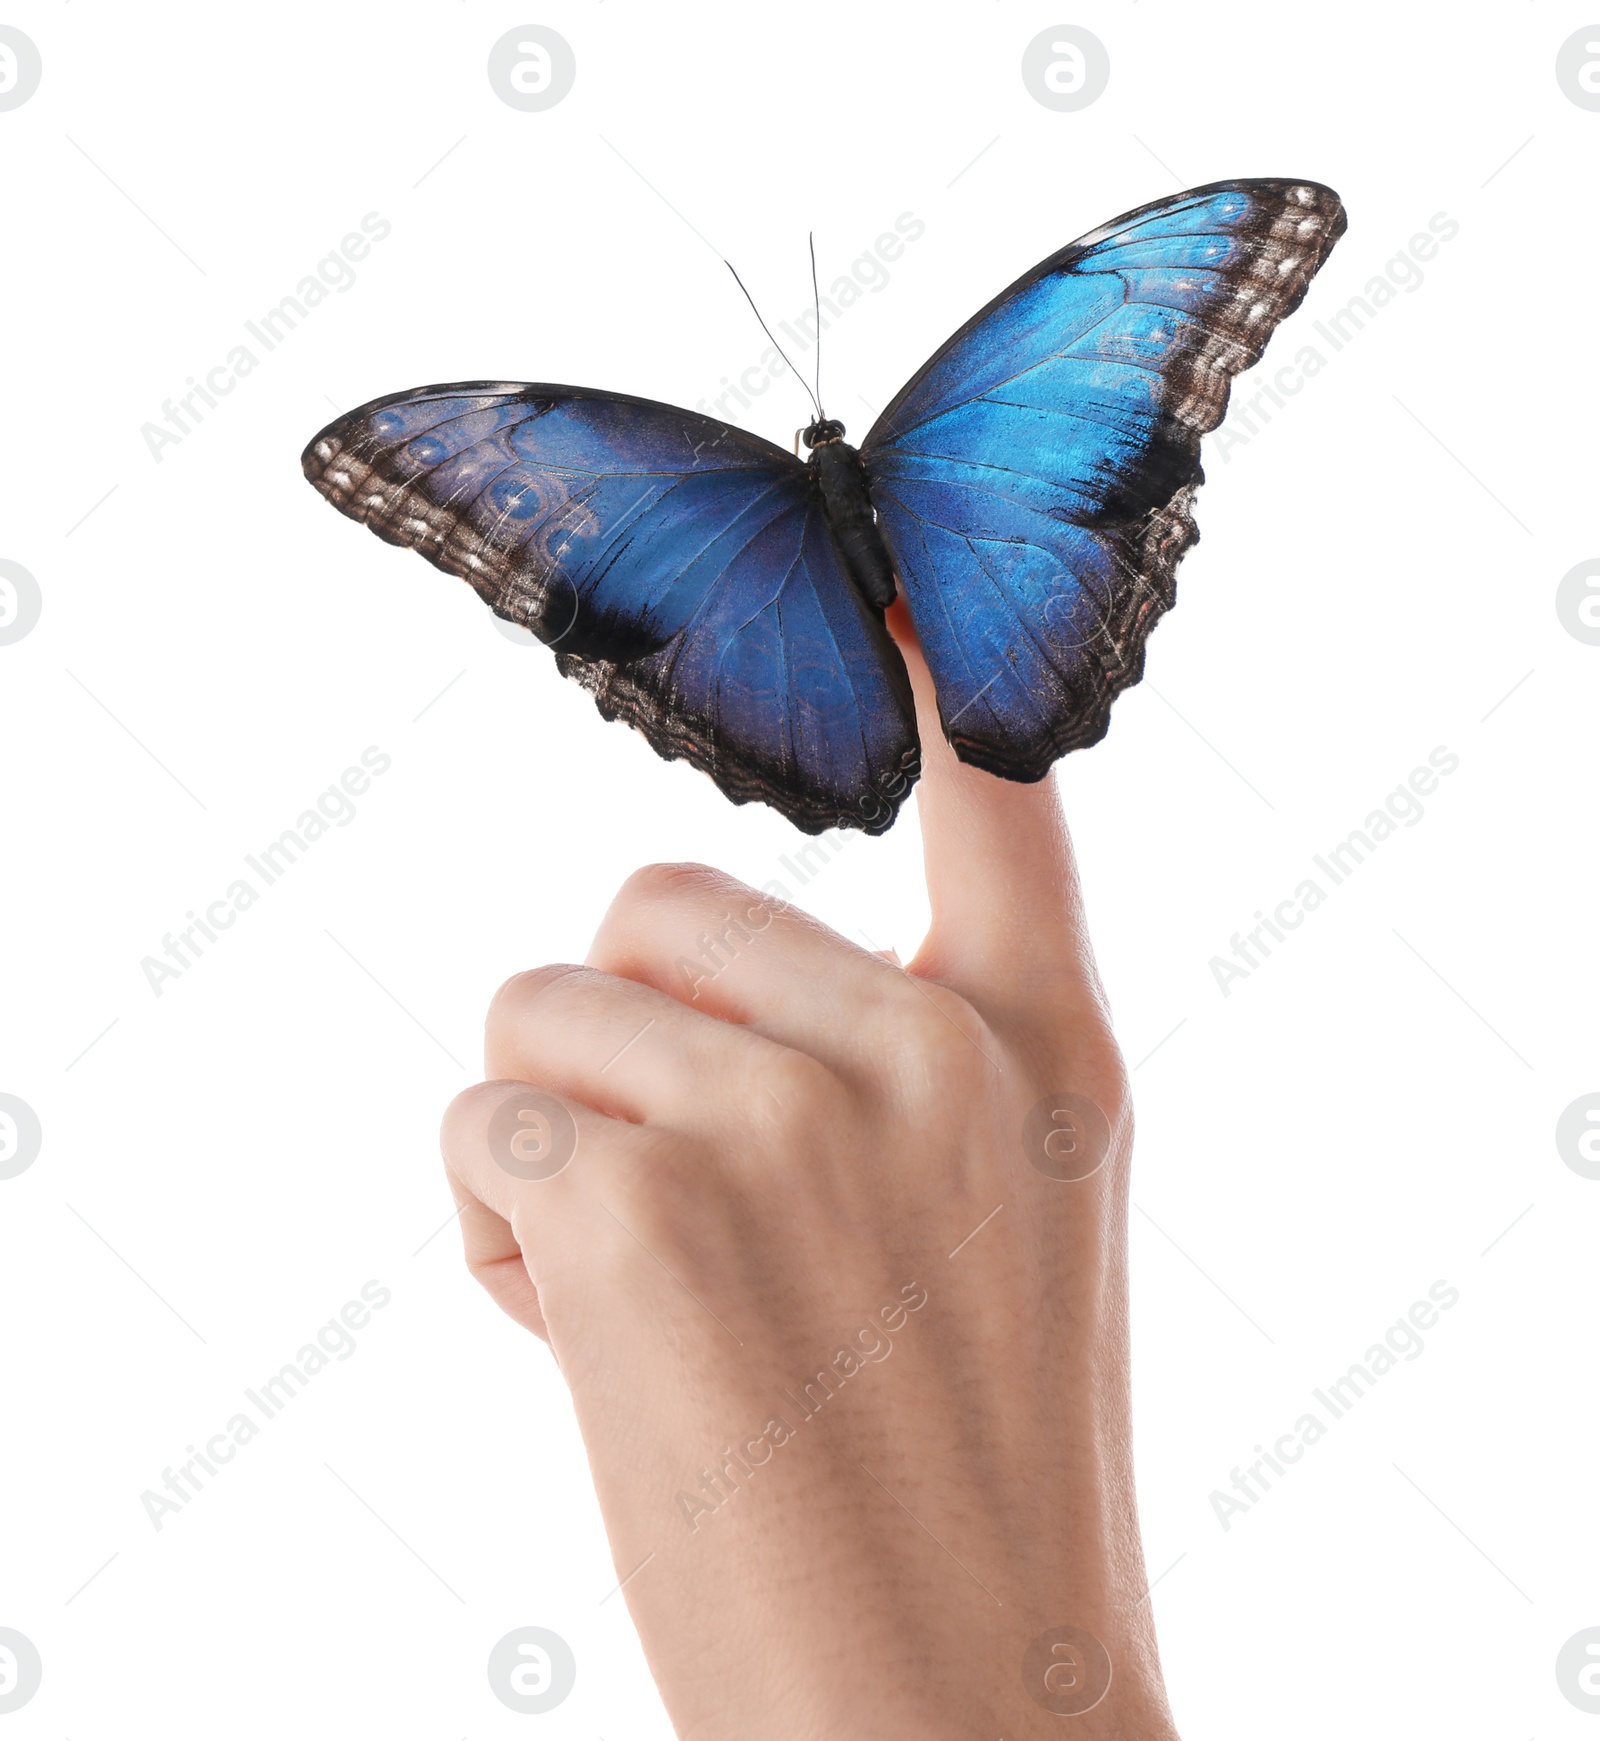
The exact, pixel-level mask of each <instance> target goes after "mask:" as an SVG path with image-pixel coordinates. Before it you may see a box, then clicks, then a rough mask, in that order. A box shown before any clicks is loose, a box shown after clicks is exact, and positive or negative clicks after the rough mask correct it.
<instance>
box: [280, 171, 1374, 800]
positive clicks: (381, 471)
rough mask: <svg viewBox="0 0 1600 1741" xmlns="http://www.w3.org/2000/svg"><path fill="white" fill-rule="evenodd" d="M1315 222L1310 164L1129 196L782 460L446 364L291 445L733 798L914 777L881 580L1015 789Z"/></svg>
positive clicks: (1132, 628) (1065, 711)
mask: <svg viewBox="0 0 1600 1741" xmlns="http://www.w3.org/2000/svg"><path fill="white" fill-rule="evenodd" d="M1344 227H1345V214H1344V210H1343V207H1342V206H1341V205H1340V203H1339V199H1338V196H1337V195H1336V194H1335V193H1333V192H1332V190H1331V189H1329V188H1326V187H1321V186H1319V185H1318V184H1317V183H1315V182H1302V181H1284V180H1251V181H1222V182H1214V183H1212V184H1211V185H1210V186H1207V187H1199V188H1195V189H1193V190H1191V191H1190V192H1188V193H1181V194H1178V195H1176V196H1175V197H1173V198H1171V199H1164V200H1157V201H1156V202H1155V203H1153V204H1151V205H1146V206H1141V207H1140V208H1139V209H1138V210H1137V211H1133V212H1129V213H1127V214H1126V215H1125V216H1123V217H1120V218H1115V219H1113V220H1112V221H1111V222H1110V223H1109V224H1105V225H1103V226H1102V227H1101V228H1100V229H1097V230H1094V231H1091V232H1090V234H1089V235H1087V236H1084V237H1082V238H1081V239H1080V240H1078V241H1076V242H1073V243H1071V244H1070V245H1069V246H1067V247H1065V248H1063V249H1062V250H1061V251H1060V252H1059V253H1057V254H1052V255H1051V256H1050V258H1049V259H1048V260H1044V261H1041V262H1040V263H1039V265H1037V266H1035V267H1034V268H1033V270H1032V271H1031V272H1028V273H1025V274H1024V275H1023V276H1022V277H1021V278H1019V279H1018V280H1017V282H1016V283H1015V284H1013V285H1012V286H1011V288H1010V289H1009V290H1006V291H1004V292H1003V293H1002V294H1001V295H1000V296H998V297H996V299H995V300H994V301H993V302H991V303H990V304H989V306H988V307H987V308H985V309H983V310H982V311H981V312H980V313H978V314H976V315H974V316H973V318H972V319H971V320H969V321H968V322H967V324H966V325H965V326H964V327H962V329H961V330H960V331H959V332H958V333H957V334H956V335H955V337H954V338H952V339H950V340H949V342H948V343H946V344H943V345H941V346H940V347H939V349H938V350H937V351H935V352H934V354H933V356H932V357H931V358H930V359H929V360H928V362H926V363H925V364H924V365H923V366H922V368H920V369H919V370H918V371H917V373H916V374H915V375H913V376H912V377H911V379H910V381H909V382H907V384H906V385H905V386H904V387H903V388H902V389H901V390H900V392H899V393H898V394H897V395H896V396H895V398H894V400H893V402H892V403H891V404H890V405H889V407H888V409H887V410H886V411H885V412H884V413H883V415H882V416H881V417H880V418H879V419H878V421H877V422H876V423H875V424H874V425H873V428H872V432H871V433H870V434H869V435H868V436H867V438H866V440H865V441H864V442H863V443H862V444H861V447H860V449H859V450H857V449H856V448H854V447H851V446H850V445H849V444H848V443H847V442H846V441H845V440H844V433H845V431H844V425H843V424H842V423H839V422H836V421H835V420H833V419H831V418H827V417H824V416H823V415H822V412H821V407H820V405H819V406H818V409H817V417H816V420H815V421H814V422H813V423H812V424H811V425H810V427H809V428H807V429H806V430H805V432H804V436H805V443H806V446H807V448H808V449H809V455H810V457H809V458H808V459H806V460H801V459H800V458H798V457H797V456H796V455H791V454H789V453H787V452H786V451H785V450H784V449H783V448H781V447H777V446H775V445H774V444H773V443H771V442H768V441H764V440H762V439H760V438H759V437H757V436H754V435H750V434H747V433H746V432H745V431H744V430H742V429H735V428H733V427H732V426H731V425H729V424H726V423H720V422H718V421H717V420H716V419H715V418H712V417H703V416H701V415H699V414H698V413H696V412H693V411H681V410H678V409H677V408H676V407H674V406H670V405H661V404H656V403H654V402H653V401H651V400H647V399H634V398H630V397H628V396H627V395H625V394H621V393H600V392H595V391H593V390H592V389H590V388H586V387H557V386H543V385H536V386H528V385H522V384H519V383H516V382H505V381H462V382H457V383H455V384H453V385H448V386H435V387H418V388H416V389H415V390H413V391H412V392H409V393H395V394H390V395H388V396H386V397H385V398H382V399H374V400H373V401H372V402H371V403H370V404H368V405H362V406H360V407H359V408H358V409H357V410H354V411H351V412H348V413H346V415H345V416H343V417H340V418H339V419H338V420H337V421H335V422H333V423H330V424H329V425H328V427H327V428H326V429H324V430H323V431H322V433H321V434H320V435H318V436H317V437H316V439H315V440H314V441H313V442H312V443H311V445H310V446H309V447H308V448H307V449H306V451H305V454H304V456H303V460H302V463H303V465H304V468H305V473H306V476H307V477H308V478H309V479H310V480H311V482H312V483H313V484H314V485H315V486H316V487H317V489H318V490H320V491H321V492H322V494H323V495H324V496H326V497H327V498H328V500H329V501H330V502H332V503H333V505H334V506H335V507H336V508H338V509H339V511H340V512H341V513H343V514H348V515H349V516H350V518H351V519H353V520H361V521H364V522H365V523H366V524H367V525H368V526H370V527H371V528H372V530H373V531H374V532H376V533H377V534H378V536H379V537H380V538H384V539H387V540H388V541H389V543H391V544H404V545H408V546H409V547H410V548H411V549H413V550H418V551H421V553H422V554H423V555H424V556H426V557H427V558H428V560H429V561H430V562H432V563H433V564H434V565H435V566H436V567H439V568H442V569H444V571H445V572H446V573H447V574H454V575H458V576H460V578H461V579H463V580H465V581H468V582H469V583H470V584H471V585H472V586H473V587H474V588H475V590H476V591H477V592H478V593H479V594H480V595H481V596H482V597H483V598H484V599H485V600H486V601H487V602H488V603H489V604H490V605H491V606H492V607H493V609H494V610H495V611H496V612H497V613H498V614H499V615H500V616H502V617H504V618H506V619H507V620H509V621H511V622H514V623H521V624H524V625H525V626H526V627H527V628H529V629H531V630H532V631H533V633H534V634H535V635H537V636H538V637H539V639H540V640H542V641H544V642H545V643H546V644H547V645H549V646H551V647H552V648H554V649H555V655H556V663H557V666H558V667H559V668H560V670H561V672H562V674H563V675H564V676H567V677H573V678H576V679H577V681H578V682H579V683H581V684H582V685H583V686H584V688H585V689H587V690H588V691H589V692H590V693H591V694H592V695H593V696H594V699H595V703H596V705H597V706H598V707H599V709H600V711H601V713H602V714H603V715H604V716H605V717H606V718H607V719H623V720H626V721H627V722H628V723H629V724H630V725H632V726H635V727H637V728H638V730H640V731H641V732H643V733H644V735H645V737H646V738H648V739H649V741H650V743H651V744H652V745H653V746H654V748H655V749H656V750H657V751H658V752H659V753H660V754H661V755H662V756H665V757H667V758H668V759H669V760H671V759H676V758H678V757H682V758H683V759H684V760H686V761H688V762H690V763H692V764H693V765H694V766H695V767H697V768H701V769H703V770H704V771H705V772H706V773H708V774H709V775H710V776H711V777H712V779H713V780H715V781H716V783H717V785H718V786H719V787H721V789H722V790H723V792H725V793H726V794H727V795H728V797H729V798H731V799H732V800H733V801H734V802H735V803H736V804H744V803H748V802H749V801H750V800H751V799H760V800H761V801H762V802H764V803H767V804H770V805H772V806H773V807H774V808H775V809H777V810H780V811H782V813H783V814H784V815H785V816H787V817H788V818H789V820H790V821H791V822H792V823H794V825H795V826H796V827H797V828H800V829H803V830H804V831H805V832H806V833H808V834H819V833H821V832H822V831H823V830H824V829H829V828H836V827H845V828H861V829H864V830H866V832H867V833H869V834H881V833H882V832H883V831H884V830H885V829H887V828H888V827H889V826H890V825H891V823H893V821H894V818H895V815H896V812H897V811H898V809H899V807H900V805H901V803H902V802H903V801H904V799H905V796H906V794H907V793H908V792H909V791H910V789H911V786H912V784H913V783H914V782H915V780H916V778H917V774H918V771H919V768H920V750H919V747H918V740H917V729H916V718H915V712H914V709H913V705H912V698H911V688H910V684H909V681H908V679H907V676H906V669H905V665H904V663H903V662H902V660H901V658H900V654H899V651H898V650H897V648H896V647H895V644H894V642H893V640H892V639H891V638H890V636H889V633H888V631H887V629H886V628H885V626H884V620H883V613H884V611H885V609H886V608H887V606H888V605H889V604H890V603H891V602H892V600H893V599H894V597H895V591H896V587H897V585H898V586H899V587H900V588H903V589H904V592H905V595H906V601H907V603H908V605H909V607H910V611H911V617H912V621H913V623H914V625H915V627H916V632H917V637H918V639H919V640H920V642H921V644H922V648H923V651H924V653H925V654H926V656H927V660H928V665H929V667H930V669H931V671H932V673H933V679H934V684H935V686H936V688H937V691H938V698H939V715H940V721H941V723H942V725H943V727H944V733H945V736H946V737H947V738H948V739H949V740H950V742H951V744H952V745H953V746H954V748H955V751H956V754H957V755H958V756H959V757H960V758H961V759H962V760H963V761H965V762H970V763H972V764H974V765H975V766H977V767H980V768H986V769H987V770H988V771H989V772H990V773H993V774H999V775H1003V776H1004V777H1005V778H1007V779H1011V780H1039V779H1042V778H1043V777H1044V775H1045V774H1046V773H1047V772H1048V771H1049V769H1050V766H1051V764H1052V763H1054V762H1055V761H1056V759H1057V758H1058V757H1060V756H1062V755H1064V754H1065V753H1066V752H1067V751H1068V750H1074V749H1079V748H1081V747H1083V746H1084V745H1086V744H1092V743H1095V742H1097V741H1098V740H1099V739H1100V738H1101V737H1103V736H1104V735H1105V731H1106V727H1107V724H1108V722H1109V715H1110V710H1111V703H1112V701H1113V699H1114V698H1115V697H1116V695H1117V694H1118V692H1119V691H1121V690H1123V689H1125V688H1127V687H1128V686H1129V685H1130V684H1132V683H1136V682H1137V681H1138V680H1139V678H1140V676H1141V675H1142V673H1143V667H1144V644H1145V640H1146V638H1147V637H1148V636H1149V633H1150V630H1151V629H1152V627H1153V626H1154V625H1155V623H1156V620H1157V619H1158V618H1159V617H1160V615H1161V613H1162V612H1163V611H1165V610H1167V609H1169V608H1170V607H1171V605H1172V604H1173V602H1174V591H1175V588H1174V571H1175V570H1176V568H1177V566H1178V562H1179V560H1180V559H1181V558H1182V556H1183V554H1184V552H1185V551H1186V550H1188V549H1189V547H1190V546H1191V545H1192V544H1193V543H1194V542H1195V540H1196V538H1197V537H1198V536H1199V534H1198V533H1197V531H1196V529H1195V524H1194V520H1193V518H1192V515H1191V510H1192V508H1193V504H1194V496H1195V491H1196V489H1197V488H1198V486H1199V485H1200V483H1201V481H1202V473H1201V470H1200V438H1201V436H1202V435H1204V434H1205V433H1206V432H1207V431H1209V430H1212V429H1214V428H1216V426H1217V424H1218V423H1220V422H1221V420H1222V415H1223V412H1224V410H1225V409H1226V406H1227V399H1228V383H1229V381H1230V380H1231V378H1232V377H1233V376H1234V375H1236V374H1238V373H1239V371H1240V370H1241V369H1245V368H1248V367H1249V366H1250V365H1251V364H1252V363H1254V362H1255V361H1256V360H1257V358H1258V357H1259V356H1260V355H1261V352H1262V350H1263V349H1264V347H1265V345H1266V342H1267V340H1268V338H1269V337H1270V336H1271V334H1272V331H1273V329H1274V328H1275V327H1276V326H1277V324H1278V322H1279V321H1280V320H1282V319H1283V317H1284V316H1285V315H1286V314H1288V313H1289V312H1290V311H1291V310H1292V309H1294V308H1295V307H1296V306H1297V305H1298V304H1299V302H1300V300H1301V298H1302V297H1303V296H1304V295H1305V292H1306V289H1307V287H1308V285H1309V284H1310V282H1311V278H1312V275H1313V274H1314V273H1315V272H1316V271H1317V269H1318V267H1320V266H1321V265H1322V262H1323V261H1324V259H1326V257H1327V255H1328V251H1329V250H1330V249H1331V248H1332V246H1333V244H1334V243H1335V242H1336V241H1337V240H1338V238H1339V236H1340V235H1341V234H1342V233H1343V231H1344ZM797 451H798V450H797Z"/></svg>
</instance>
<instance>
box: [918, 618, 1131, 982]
mask: <svg viewBox="0 0 1600 1741" xmlns="http://www.w3.org/2000/svg"><path fill="white" fill-rule="evenodd" d="M888 625H889V629H890V632H891V633H892V634H893V635H894V638H895V641H896V642H897V644H898V645H899V648H900V651H901V653H902V655H903V656H904V658H905V661H906V668H907V670H908V671H909V672H910V675H911V686H912V690H913V692H914V694H915V696H916V703H917V729H918V732H919V733H920V735H921V738H922V777H921V779H920V781H919V782H918V784H917V814H918V817H919V819H920V820H921V823H922V852H923V863H924V868H925V871H926V875H927V879H928V901H929V904H930V906H931V907H932V910H933V923H932V925H931V927H930V928H929V931H928V935H927V937H926V938H925V939H924V941H923V944H922V947H921V948H920V949H919V950H918V952H917V955H916V959H915V960H914V961H913V962H912V963H911V971H912V972H914V973H917V974H920V975H922V976H923V977H925V978H929V979H936V980H938V981H940V982H941V983H942V984H945V985H948V986H950V987H951V988H952V990H955V991H958V992H960V993H961V995H962V996H964V997H966V998H967V999H968V1001H969V1002H971V1003H973V1004H974V1005H975V1007H977V1008H979V1009H980V1010H981V1009H984V1008H994V1007H995V1006H996V1005H999V1006H1001V1007H1005V1006H1010V1005H1017V1004H1023V1003H1028V1002H1032V1001H1034V1000H1036V999H1038V998H1040V997H1043V998H1044V999H1045V1000H1047V1001H1048V1002H1049V1003H1050V1004H1051V1005H1053V1006H1055V1007H1057V1008H1060V1007H1061V1006H1062V1005H1063V1004H1065V1005H1067V1006H1076V1007H1082V1006H1085V1005H1089V1006H1094V1007H1095V1008H1096V1009H1100V1008H1103V1005H1104V997H1103V994H1102V992H1101V990H1100V984H1099V980H1098V978H1097V976H1096V974H1095V968H1094V961H1093V957H1092V955H1091V952H1090V948H1089V940H1088V932H1087V929H1086V927H1085V923H1084V915H1083V902H1082V898H1081V895H1080V892H1079V885H1078V870H1077V864H1076V862H1075V860H1074V858H1073V853H1072V841H1071V839H1070V837H1069V835H1068V833H1067V824H1066V818H1065V817H1064V816H1063V814H1062V810H1061V799H1060V795H1059V793H1058V792H1057V790H1056V781H1055V775H1054V774H1053V773H1051V774H1050V775H1048V776H1046V778H1045V779H1043V780H1041V781H1039V782H1038V784H1036V785H1023V784H1020V783H1019V782H1017V781H1014V780H1002V779H1000V778H998V777H997V776H995V775H993V774H986V773H984V772H983V770H982V769H981V768H972V767H968V766H967V765H966V764H965V763H963V762H961V761H958V760H957V759H956V753H955V751H954V750H953V749H951V747H950V745H949V744H948V743H947V742H946V740H945V735H944V728H943V726H942V725H941V724H940V722H939V707H938V701H937V699H936V697H935V694H934V687H933V678H932V677H931V676H930V674H929V671H928V666H927V661H926V660H925V659H924V658H923V656H922V649H921V648H920V647H919V646H918V645H917V639H916V631H915V630H914V628H913V627H912V623H911V615H910V612H909V611H908V610H907V608H906V604H905V601H904V599H903V598H902V599H898V600H896V601H895V603H894V605H893V606H892V607H891V609H890V611H889V613H888Z"/></svg>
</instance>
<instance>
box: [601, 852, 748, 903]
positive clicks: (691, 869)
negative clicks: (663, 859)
mask: <svg viewBox="0 0 1600 1741" xmlns="http://www.w3.org/2000/svg"><path fill="white" fill-rule="evenodd" d="M739 886H740V885H738V884H736V883H734V881H733V879H732V878H731V877H729V876H727V875H725V874H724V873H723V872H722V871H719V870H715V869H713V868H712V867H711V866H710V865H706V864H696V863H694V862H692V861H685V862H682V863H672V864H647V865H643V866H641V867H640V868H639V869H638V870H636V871H635V872H634V873H633V875H632V876H630V877H629V878H628V880H627V881H626V882H625V883H624V884H623V885H622V887H621V889H620V890H619V891H618V893H617V900H616V903H615V904H617V905H619V906H637V905H648V906H654V905H659V904H661V903H663V902H666V901H676V900H694V899H697V898H703V897H705V896H707V895H717V896H722V895H724V894H725V893H726V891H727V890H728V889H729V888H737V887H739Z"/></svg>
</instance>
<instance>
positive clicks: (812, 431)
mask: <svg viewBox="0 0 1600 1741" xmlns="http://www.w3.org/2000/svg"><path fill="white" fill-rule="evenodd" d="M800 439H801V440H802V441H803V442H804V443H805V444H806V446H807V447H821V446H823V445H824V444H825V443H827V442H830V441H843V440H844V425H843V424H842V423H841V422H839V420H838V419H837V418H836V417H819V418H818V419H817V421H816V422H815V423H812V424H809V425H807V427H806V429H805V431H804V432H803V433H802V435H801V437H800Z"/></svg>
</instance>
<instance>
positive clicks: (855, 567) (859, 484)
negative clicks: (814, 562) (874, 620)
mask: <svg viewBox="0 0 1600 1741" xmlns="http://www.w3.org/2000/svg"><path fill="white" fill-rule="evenodd" d="M811 470H812V474H813V475H814V476H815V478H816V480H817V486H818V488H819V489H820V490H821V491H822V512H823V515H824V517H825V518H826V520H827V522H828V530H829V531H830V532H831V533H832V534H833V542H834V545H835V547H836V548H837V550H838V552H839V559H840V561H841V562H843V563H844V567H845V572H846V573H847V574H848V575H849V576H850V578H851V580H852V581H853V582H854V583H855V588H856V591H857V592H859V593H860V594H861V596H862V597H863V598H864V599H865V600H866V601H867V603H868V604H869V605H871V606H872V607H873V609H874V610H879V611H884V610H887V609H888V608H889V606H890V605H892V604H893V603H894V564H893V563H892V562H891V561H890V559H889V549H888V546H887V545H886V544H885V543H884V541H883V534H882V533H881V532H880V531H879V530H878V521H877V516H876V515H875V514H874V513H873V509H872V499H871V497H870V496H868V494H867V468H866V467H865V466H864V465H863V464H862V463H861V455H860V453H859V452H857V450H856V449H855V448H853V447H852V446H851V445H850V443H849V442H848V441H840V440H837V439H835V440H832V441H822V442H819V443H818V444H817V445H816V446H815V447H814V448H812V450H811Z"/></svg>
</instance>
